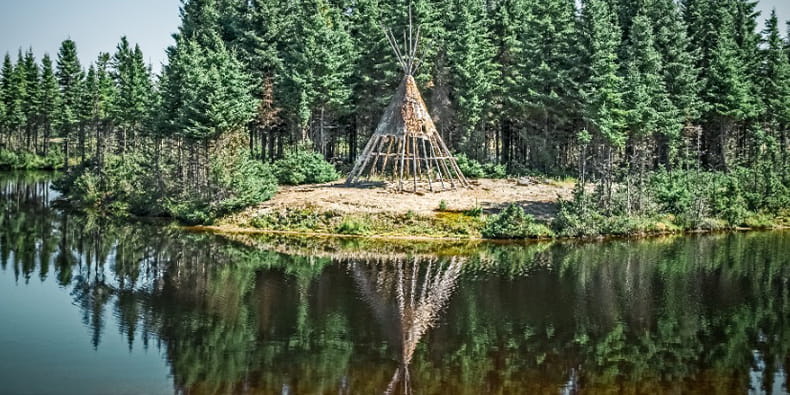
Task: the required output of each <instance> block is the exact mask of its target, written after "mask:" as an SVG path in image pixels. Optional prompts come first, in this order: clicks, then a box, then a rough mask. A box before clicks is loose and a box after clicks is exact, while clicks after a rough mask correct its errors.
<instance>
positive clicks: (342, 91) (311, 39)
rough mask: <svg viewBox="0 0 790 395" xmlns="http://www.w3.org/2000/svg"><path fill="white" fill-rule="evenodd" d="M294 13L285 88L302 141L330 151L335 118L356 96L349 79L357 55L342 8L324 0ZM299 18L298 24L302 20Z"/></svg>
mask: <svg viewBox="0 0 790 395" xmlns="http://www.w3.org/2000/svg"><path fill="white" fill-rule="evenodd" d="M296 7H297V9H296V10H294V11H295V12H294V13H293V14H292V17H293V18H295V19H294V20H293V25H292V29H293V30H292V31H291V32H289V33H288V34H289V35H290V36H291V37H293V39H294V42H293V43H292V45H290V46H289V47H288V48H287V50H286V51H285V53H284V62H283V65H284V67H285V69H284V70H283V72H282V73H281V76H282V77H281V81H280V87H281V89H282V90H283V95H284V97H285V98H287V99H286V100H287V101H286V104H287V108H288V112H289V113H290V116H291V119H292V122H293V123H294V126H295V127H296V131H298V132H299V133H298V138H299V140H300V141H302V142H306V141H308V137H309V134H308V132H309V131H310V129H311V124H313V123H314V124H316V128H315V129H317V130H315V133H314V136H313V137H314V138H313V141H314V143H315V145H316V146H317V147H318V149H319V150H320V151H321V152H322V153H324V154H325V153H326V144H327V142H328V132H327V129H326V126H327V124H328V120H329V118H330V117H333V116H334V117H337V116H338V115H340V114H342V113H343V112H344V111H346V106H347V104H348V100H349V97H350V94H351V89H350V85H349V82H348V78H349V77H350V75H351V66H352V64H353V63H354V57H355V56H356V54H355V51H354V48H353V45H352V42H351V38H350V36H349V35H348V32H347V31H346V30H345V29H346V26H345V23H344V21H343V20H342V19H341V18H340V15H339V12H338V10H337V9H335V8H333V7H331V6H330V5H329V4H327V3H326V2H325V1H324V0H311V1H302V2H300V3H299V4H298V5H296ZM297 20H298V21H299V22H296V21H297Z"/></svg>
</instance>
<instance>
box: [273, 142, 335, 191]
mask: <svg viewBox="0 0 790 395" xmlns="http://www.w3.org/2000/svg"><path fill="white" fill-rule="evenodd" d="M274 174H275V176H276V177H277V180H278V181H279V182H280V184H287V185H301V184H317V183H324V182H330V181H334V180H337V179H338V178H339V177H340V174H338V172H337V170H335V167H334V166H333V165H332V164H331V163H329V162H327V161H326V160H324V157H323V156H321V154H319V153H317V152H312V151H307V150H297V151H294V152H289V153H287V154H286V155H285V157H284V158H282V159H280V160H277V161H276V162H274Z"/></svg>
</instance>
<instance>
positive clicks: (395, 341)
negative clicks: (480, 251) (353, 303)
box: [350, 258, 461, 394]
mask: <svg viewBox="0 0 790 395" xmlns="http://www.w3.org/2000/svg"><path fill="white" fill-rule="evenodd" d="M350 266H351V271H352V273H353V276H354V280H355V282H356V283H357V287H358V289H359V291H360V293H361V294H362V297H363V299H364V300H365V301H366V302H367V303H368V304H369V305H370V307H371V309H372V310H373V312H374V316H375V317H376V319H377V320H378V322H379V323H380V325H381V326H382V328H383V331H384V333H385V334H386V337H387V338H388V340H389V343H390V346H391V347H394V348H395V349H396V350H397V355H398V363H399V367H398V368H397V369H396V371H395V374H394V375H393V377H392V380H391V381H390V383H389V385H388V386H387V389H386V391H385V393H387V394H392V393H395V392H398V391H397V389H398V388H399V387H402V388H403V390H402V392H403V393H404V394H410V393H411V378H410V373H409V365H410V364H411V361H412V358H413V357H414V351H415V350H416V348H417V345H418V344H419V343H420V340H421V339H422V338H423V336H424V335H425V334H426V332H427V331H428V329H430V328H432V327H433V326H434V325H436V323H437V322H438V320H439V318H440V316H439V315H440V313H441V312H442V309H444V307H445V306H446V304H447V302H448V301H449V299H450V296H452V293H453V290H454V289H455V286H456V282H457V280H458V278H459V276H460V274H461V263H460V261H459V260H457V259H456V258H452V259H451V260H450V262H448V263H442V262H439V261H437V260H434V259H426V260H424V261H423V262H421V260H420V259H418V258H414V259H413V260H411V261H410V262H409V261H405V260H403V259H396V260H394V261H387V260H371V261H368V262H365V263H363V262H352V263H350Z"/></svg>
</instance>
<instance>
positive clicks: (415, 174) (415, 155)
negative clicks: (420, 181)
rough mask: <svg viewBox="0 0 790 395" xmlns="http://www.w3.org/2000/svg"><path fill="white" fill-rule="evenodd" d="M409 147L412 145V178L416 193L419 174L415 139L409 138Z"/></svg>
mask: <svg viewBox="0 0 790 395" xmlns="http://www.w3.org/2000/svg"><path fill="white" fill-rule="evenodd" d="M411 145H412V149H411V150H412V163H414V173H413V174H412V178H413V179H414V192H417V175H418V174H419V172H420V167H419V164H418V163H417V138H416V137H414V136H411Z"/></svg>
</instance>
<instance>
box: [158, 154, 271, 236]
mask: <svg viewBox="0 0 790 395" xmlns="http://www.w3.org/2000/svg"><path fill="white" fill-rule="evenodd" d="M230 159H231V160H230V161H229V160H228V158H214V159H212V162H211V176H210V180H209V185H210V187H209V189H208V191H207V193H204V194H203V195H202V196H193V195H189V194H185V193H180V194H167V198H166V199H165V205H164V206H165V209H166V211H167V213H168V214H170V215H171V216H172V217H174V218H177V219H179V220H181V221H184V222H186V223H189V224H207V223H211V222H212V221H213V220H214V219H216V218H218V217H220V216H222V215H225V214H228V213H231V212H233V211H237V210H240V209H242V208H245V207H249V206H252V205H254V204H257V203H260V202H263V201H266V200H268V199H271V197H272V196H274V194H275V193H276V192H277V180H276V178H275V177H274V174H273V173H272V171H271V168H270V167H269V166H267V165H264V164H263V163H260V162H259V161H256V160H253V159H250V158H249V155H247V154H246V153H245V152H242V153H239V154H238V155H235V156H232V157H231V158H230Z"/></svg>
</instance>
